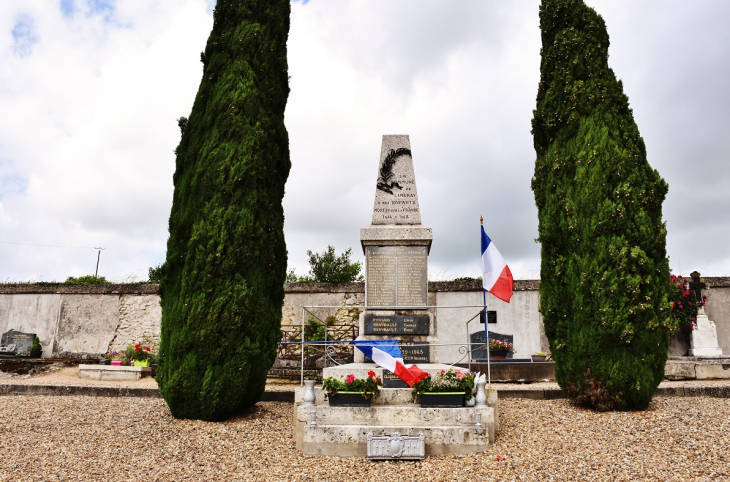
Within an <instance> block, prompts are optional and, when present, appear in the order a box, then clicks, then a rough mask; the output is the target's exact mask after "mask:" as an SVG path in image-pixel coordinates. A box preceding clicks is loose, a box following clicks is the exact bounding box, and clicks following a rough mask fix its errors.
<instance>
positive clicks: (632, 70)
mask: <svg viewBox="0 0 730 482" xmlns="http://www.w3.org/2000/svg"><path fill="white" fill-rule="evenodd" d="M213 4H214V1H213V0H158V1H155V2H140V1H139V0H117V1H116V2H107V1H100V0H73V1H71V0H63V1H60V2H59V1H58V0H4V1H3V2H2V3H1V4H0V112H2V113H3V115H2V116H0V241H13V242H21V243H28V244H50V245H65V246H87V247H89V248H87V249H75V248H42V247H34V246H20V245H10V244H0V266H1V267H2V269H1V270H0V279H9V280H27V279H38V278H39V277H43V279H45V280H50V279H58V280H62V279H65V277H67V276H71V275H73V276H79V275H83V274H88V273H89V272H93V270H94V268H95V265H96V251H95V250H93V249H90V248H93V247H95V246H103V247H106V248H107V249H106V251H103V252H102V255H101V263H100V274H104V275H106V276H107V277H109V278H115V279H121V278H126V277H129V276H130V275H134V276H137V277H138V278H144V277H145V276H146V271H147V268H148V267H149V266H154V265H156V264H158V263H159V262H161V261H162V260H163V259H164V251H165V243H166V239H167V221H168V215H169V209H170V204H171V199H172V173H173V171H174V155H173V153H172V150H173V149H174V148H175V146H176V145H177V143H178V141H179V130H178V127H177V123H176V119H177V118H178V117H180V116H188V115H189V113H190V108H191V106H192V103H193V100H194V98H195V94H196V92H197V88H198V84H199V82H200V76H201V72H202V71H201V64H200V62H199V55H200V52H201V51H202V50H203V49H204V47H205V42H206V39H207V36H208V34H209V32H210V29H211V26H212V17H211V11H212V8H213ZM538 4H539V2H538V1H537V0H530V1H523V2H498V1H483V0H470V1H461V2H458V3H454V2H443V1H437V0H427V1H426V0H424V1H401V2H392V1H385V0H373V1H369V2H356V1H344V0H312V1H309V2H301V1H296V2H293V3H292V22H291V32H290V38H289V43H288V45H289V66H290V75H291V76H292V79H291V89H292V91H291V94H290V97H289V103H288V106H287V111H286V124H287V128H288V130H289V136H290V149H291V154H292V171H291V174H290V177H289V182H288V183H287V186H286V192H287V194H286V197H285V199H284V205H285V206H284V207H285V214H286V235H287V245H288V249H289V253H290V265H291V267H295V268H296V269H297V271H298V272H299V273H304V272H306V271H307V269H308V267H307V260H306V250H307V249H311V250H314V251H322V250H324V249H325V248H326V247H327V245H329V244H332V245H334V246H335V247H336V248H337V250H338V251H339V252H341V251H344V250H345V249H347V248H348V247H352V248H353V255H355V257H356V258H359V259H362V254H361V250H360V246H359V228H361V227H364V226H366V225H368V224H369V222H370V217H371V213H372V203H373V199H374V195H375V186H374V184H375V174H376V169H377V161H378V155H379V152H380V139H381V136H382V135H383V134H393V133H399V134H410V136H411V144H412V150H413V154H414V162H415V169H416V174H417V181H418V190H419V198H420V201H421V211H422V217H423V222H424V223H425V224H426V225H428V226H430V227H433V229H434V243H433V249H432V251H431V257H430V259H429V262H430V266H429V271H430V272H431V273H432V274H434V275H435V274H437V273H445V275H443V276H445V277H449V278H453V277H457V276H476V275H478V269H479V253H478V251H479V248H478V241H477V238H478V225H477V220H478V218H479V216H480V215H483V216H484V217H485V220H486V227H487V231H488V232H489V234H490V236H491V237H492V238H493V239H494V241H495V243H496V244H497V246H499V248H500V251H501V252H502V254H503V255H504V256H505V258H506V259H507V260H508V262H509V263H510V265H511V267H512V271H513V273H515V275H516V276H517V277H524V278H534V277H535V276H536V274H537V272H538V270H539V246H538V245H537V244H535V243H534V242H533V238H535V237H536V236H537V217H536V209H535V207H534V202H533V198H532V192H531V191H530V178H531V176H532V170H533V165H534V159H535V154H534V150H533V149H532V137H531V134H530V119H531V117H532V109H533V108H534V103H535V95H536V92H537V82H538V80H539V63H540V56H539V50H540V31H539V26H538V23H539V19H538ZM589 4H590V5H593V6H594V7H595V8H596V10H597V11H598V13H600V14H601V15H602V16H603V17H604V18H605V20H606V23H607V26H608V31H609V35H610V36H611V49H610V54H611V58H610V63H611V66H612V67H613V68H614V70H615V71H616V74H617V76H618V77H619V78H621V79H622V80H623V81H624V87H625V91H626V93H627V95H628V96H629V99H630V101H631V106H632V107H633V109H634V114H635V118H636V121H637V124H638V126H639V129H640V131H641V133H642V135H643V136H644V139H645V141H646V144H647V149H648V152H649V161H650V163H651V164H652V166H654V167H655V168H657V169H658V170H659V172H660V173H661V174H662V176H663V177H664V178H665V179H666V180H667V181H668V182H669V184H670V193H669V196H668V198H667V201H666V202H665V205H664V213H665V218H666V219H667V224H668V229H669V238H668V249H669V254H670V256H671V261H672V266H673V268H674V269H675V270H681V271H682V272H689V271H692V270H693V269H700V271H702V272H703V274H706V275H728V274H730V248H729V247H728V245H727V243H725V242H724V240H725V239H727V238H728V237H729V236H730V224H728V222H727V220H725V217H726V216H724V215H723V214H722V213H723V212H726V211H727V210H728V209H729V208H730V200H729V199H730V198H728V197H727V195H726V194H725V193H726V192H728V188H729V187H730V169H729V168H728V167H727V163H726V162H725V159H724V157H725V153H726V152H728V150H730V149H729V148H730V145H729V144H730V137H728V136H727V135H725V132H724V128H725V125H726V124H727V123H726V122H724V113H725V112H726V111H728V109H729V108H730V96H729V94H728V93H727V89H726V88H725V86H726V85H728V84H729V83H730V78H729V77H730V69H729V68H728V66H730V59H729V58H728V57H729V56H730V53H729V52H728V50H727V49H726V48H725V46H726V45H727V44H728V40H730V39H728V36H730V34H729V33H728V32H727V29H726V28H725V25H724V19H727V18H728V13H730V6H725V4H724V3H722V2H714V1H712V0H698V1H697V2H693V3H692V4H691V5H689V4H686V3H685V2H680V1H678V0H671V2H669V3H668V2H667V1H664V0H662V1H660V0H641V1H636V0H620V1H619V0H612V1H610V2H608V1H606V0H600V1H599V0H590V1H589ZM62 7H63V9H62ZM14 30H15V31H16V34H15V35H14V34H13V31H14ZM21 53H22V55H21Z"/></svg>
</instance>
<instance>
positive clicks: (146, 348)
mask: <svg viewBox="0 0 730 482" xmlns="http://www.w3.org/2000/svg"><path fill="white" fill-rule="evenodd" d="M144 349H145V350H147V351H152V350H150V347H148V346H146V347H144Z"/></svg>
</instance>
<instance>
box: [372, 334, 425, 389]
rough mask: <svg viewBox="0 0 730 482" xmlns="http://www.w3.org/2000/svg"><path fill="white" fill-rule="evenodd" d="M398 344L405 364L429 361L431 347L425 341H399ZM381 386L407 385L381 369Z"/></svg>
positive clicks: (404, 386)
mask: <svg viewBox="0 0 730 482" xmlns="http://www.w3.org/2000/svg"><path fill="white" fill-rule="evenodd" d="M398 344H399V345H400V351H401V355H403V363H405V364H406V365H411V364H416V365H418V364H419V363H420V364H423V363H429V361H430V357H431V349H430V347H429V346H428V344H427V343H418V342H416V343H405V342H402V341H400V342H398ZM383 388H408V385H407V384H406V382H404V381H403V380H401V379H400V378H398V377H397V376H396V375H395V374H393V373H392V372H389V371H388V370H383Z"/></svg>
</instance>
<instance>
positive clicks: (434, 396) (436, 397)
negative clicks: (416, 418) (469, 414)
mask: <svg viewBox="0 0 730 482" xmlns="http://www.w3.org/2000/svg"><path fill="white" fill-rule="evenodd" d="M419 397H420V399H421V408H449V407H462V406H464V392H442V393H437V392H431V393H422V394H420V395H419Z"/></svg>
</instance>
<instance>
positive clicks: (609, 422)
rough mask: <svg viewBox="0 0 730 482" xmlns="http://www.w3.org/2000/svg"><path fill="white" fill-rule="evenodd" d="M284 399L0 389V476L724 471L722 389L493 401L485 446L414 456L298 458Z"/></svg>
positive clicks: (527, 476)
mask: <svg viewBox="0 0 730 482" xmlns="http://www.w3.org/2000/svg"><path fill="white" fill-rule="evenodd" d="M292 409H293V405H292V404H287V403H281V402H261V403H258V404H257V405H256V407H255V408H254V409H253V410H251V411H249V412H247V413H241V414H239V415H238V416H235V417H232V418H231V419H229V420H228V421H226V422H222V423H209V422H201V421H192V420H175V419H173V418H172V416H171V415H170V412H169V410H168V409H167V406H166V405H165V403H164V401H163V400H161V399H148V398H145V399H141V398H107V397H76V396H61V397H54V396H18V395H15V396H0V480H2V481H17V480H44V481H46V480H48V481H60V480H107V479H117V480H165V481H168V480H221V481H229V480H266V481H279V480H282V481H283V480H378V481H382V480H397V481H399V482H400V481H410V480H418V481H430V480H463V481H467V480H529V481H537V480H561V481H563V480H611V481H620V480H631V481H633V480H661V481H665V480H708V481H709V480H730V399H722V398H706V397H697V398H692V397H670V398H663V397H657V398H655V400H654V401H653V402H652V404H651V407H650V409H649V410H647V411H645V412H610V413H596V412H592V411H588V410H584V409H580V408H575V407H573V406H572V405H571V404H570V403H569V402H568V401H567V400H525V399H508V400H500V410H501V425H502V430H501V432H500V433H499V434H498V436H497V440H496V441H495V443H494V444H493V446H492V447H491V448H490V449H489V450H488V451H486V452H483V453H479V454H476V455H468V456H438V457H428V458H427V459H426V460H424V461H422V462H368V461H367V460H366V459H365V458H348V459H340V458H328V457H304V456H302V455H301V454H300V453H299V452H297V450H296V448H295V446H294V441H293V440H292V438H291V414H292ZM500 458H501V459H502V460H499V459H500Z"/></svg>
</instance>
